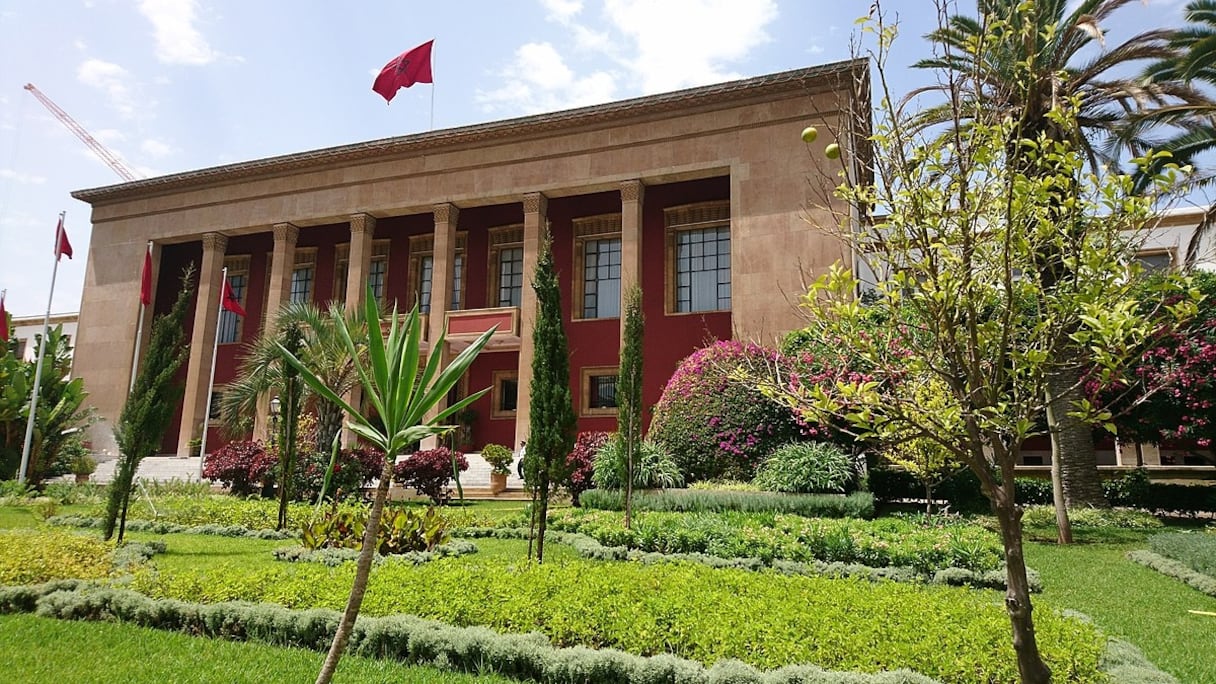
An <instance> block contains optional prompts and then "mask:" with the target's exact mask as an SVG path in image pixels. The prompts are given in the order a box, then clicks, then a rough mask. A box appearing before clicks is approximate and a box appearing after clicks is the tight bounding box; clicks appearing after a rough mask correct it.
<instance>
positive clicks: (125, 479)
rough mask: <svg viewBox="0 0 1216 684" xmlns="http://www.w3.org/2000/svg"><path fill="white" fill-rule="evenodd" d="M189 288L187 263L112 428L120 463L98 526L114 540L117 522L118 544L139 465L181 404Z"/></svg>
mask: <svg viewBox="0 0 1216 684" xmlns="http://www.w3.org/2000/svg"><path fill="white" fill-rule="evenodd" d="M193 284H194V264H190V265H189V266H187V267H186V268H185V270H184V271H182V278H181V289H180V290H179V291H178V293H177V299H176V300H174V302H173V307H172V308H170V309H169V312H168V313H167V314H165V315H163V316H159V317H157V318H156V320H155V321H153V322H152V335H151V337H150V339H149V340H148V347H147V349H148V351H147V353H146V355H145V356H144V359H143V363H142V364H140V366H139V373H138V374H137V375H136V376H135V387H134V388H133V389H132V390H131V394H130V395H128V396H127V401H126V403H124V404H123V407H122V413H121V414H120V415H119V417H118V424H117V425H116V426H115V427H114V440H115V441H116V442H117V443H118V463H117V464H116V467H115V469H114V481H113V482H112V483H111V484H110V489H109V494H108V499H107V500H106V516H105V524H104V525H103V526H102V531H103V535H104V536H105V538H106V539H110V538H111V537H112V536H114V527H115V524H116V523H117V526H118V540H119V541H122V537H123V533H124V532H125V531H126V524H127V506H128V504H129V503H130V500H131V485H132V484H133V482H134V481H135V472H136V471H137V470H138V469H139V463H140V461H142V460H144V459H145V458H147V457H148V456H152V455H153V454H155V453H156V452H157V450H159V449H160V443H161V440H162V439H164V436H165V430H167V429H169V422H170V421H171V420H173V412H174V410H175V409H176V408H177V406H178V402H179V401H181V398H182V392H183V389H182V385H181V382H180V381H178V379H177V371H178V369H179V368H180V367H181V365H182V364H183V363H185V361H186V355H187V353H188V352H187V346H186V332H185V320H186V311H187V309H188V308H189V305H190V295H191V294H193V292H194V287H193Z"/></svg>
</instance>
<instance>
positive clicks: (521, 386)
mask: <svg viewBox="0 0 1216 684" xmlns="http://www.w3.org/2000/svg"><path fill="white" fill-rule="evenodd" d="M548 214H549V199H548V198H547V197H545V196H544V195H542V194H541V193H539V192H530V193H528V194H526V195H524V265H523V266H524V288H523V293H522V295H521V297H520V302H519V381H518V383H517V385H516V387H517V388H518V389H517V391H518V394H517V395H516V398H515V448H516V449H519V447H520V446H522V445H523V443H524V442H526V441H528V430H529V429H530V428H531V426H532V421H531V416H530V415H529V412H530V409H531V405H532V358H533V356H535V354H536V348H535V347H534V346H533V344H532V329H533V328H534V327H536V309H537V303H536V290H534V289H532V279H533V277H535V275H536V262H537V260H538V258H539V255H540V241H541V236H542V235H544V233H545V232H546V229H547V228H548V225H547V223H548Z"/></svg>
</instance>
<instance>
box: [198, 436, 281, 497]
mask: <svg viewBox="0 0 1216 684" xmlns="http://www.w3.org/2000/svg"><path fill="white" fill-rule="evenodd" d="M278 462H279V461H278V457H277V456H275V454H274V453H272V452H270V451H268V450H267V449H266V447H265V446H264V445H263V444H262V443H261V442H229V443H228V444H225V445H224V446H223V447H221V448H219V449H216V450H215V451H214V452H212V453H210V454H207V459H206V461H205V463H204V464H203V477H204V478H206V479H208V480H214V481H217V482H222V483H223V484H224V485H225V486H226V487H228V489H229V491H230V492H232V493H233V494H236V495H237V496H245V495H248V494H252V493H254V491H255V489H254V487H260V486H261V485H262V483H263V482H264V481H266V480H268V479H270V478H272V477H273V476H274V475H273V472H272V471H273V469H274V467H275V466H276V465H278Z"/></svg>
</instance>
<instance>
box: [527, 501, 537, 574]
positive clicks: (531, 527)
mask: <svg viewBox="0 0 1216 684" xmlns="http://www.w3.org/2000/svg"><path fill="white" fill-rule="evenodd" d="M536 504H537V501H536V488H533V489H532V505H531V506H530V507H529V508H530V511H529V512H530V513H531V518H530V519H529V521H528V560H532V543H533V542H534V541H536Z"/></svg>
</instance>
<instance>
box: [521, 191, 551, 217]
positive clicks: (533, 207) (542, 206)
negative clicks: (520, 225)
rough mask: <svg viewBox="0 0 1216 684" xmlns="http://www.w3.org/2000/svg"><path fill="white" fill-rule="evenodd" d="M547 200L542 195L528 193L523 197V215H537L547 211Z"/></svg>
mask: <svg viewBox="0 0 1216 684" xmlns="http://www.w3.org/2000/svg"><path fill="white" fill-rule="evenodd" d="M548 208H549V198H548V197H545V195H544V193H540V192H529V193H528V194H526V195H524V213H525V214H537V213H541V212H544V211H546V210H548Z"/></svg>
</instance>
